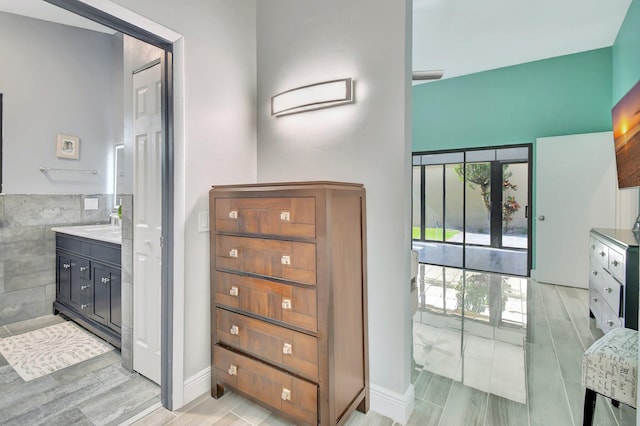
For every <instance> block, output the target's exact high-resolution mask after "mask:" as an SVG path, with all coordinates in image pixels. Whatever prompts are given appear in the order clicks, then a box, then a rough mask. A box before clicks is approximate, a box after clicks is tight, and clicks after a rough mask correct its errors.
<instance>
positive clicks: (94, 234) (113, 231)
mask: <svg viewBox="0 0 640 426" xmlns="http://www.w3.org/2000/svg"><path fill="white" fill-rule="evenodd" d="M51 230H52V231H54V232H59V233H61V234H68V235H75V236H76V237H84V238H89V239H92V240H98V241H106V242H108V243H113V244H119V245H122V232H121V231H120V227H119V226H114V225H110V224H105V225H78V226H56V227H54V228H51Z"/></svg>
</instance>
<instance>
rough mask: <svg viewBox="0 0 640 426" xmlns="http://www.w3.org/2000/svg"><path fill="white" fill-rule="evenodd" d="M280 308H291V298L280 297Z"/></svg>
mask: <svg viewBox="0 0 640 426" xmlns="http://www.w3.org/2000/svg"><path fill="white" fill-rule="evenodd" d="M282 309H291V299H282Z"/></svg>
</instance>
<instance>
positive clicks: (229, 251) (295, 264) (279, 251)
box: [216, 235, 316, 284]
mask: <svg viewBox="0 0 640 426" xmlns="http://www.w3.org/2000/svg"><path fill="white" fill-rule="evenodd" d="M216 267H217V268H218V269H219V270H220V269H222V270H225V269H226V270H232V271H238V272H249V273H252V274H257V275H263V276H267V277H273V278H281V279H285V280H290V281H295V282H299V283H303V284H315V283H316V245H315V244H313V243H302V242H296V241H280V240H268V239H260V238H248V237H232V236H228V235H217V236H216Z"/></svg>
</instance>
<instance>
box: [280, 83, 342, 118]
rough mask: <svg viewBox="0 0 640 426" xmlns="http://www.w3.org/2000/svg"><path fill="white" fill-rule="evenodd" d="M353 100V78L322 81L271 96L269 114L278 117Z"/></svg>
mask: <svg viewBox="0 0 640 426" xmlns="http://www.w3.org/2000/svg"><path fill="white" fill-rule="evenodd" d="M353 102H355V97H354V87H353V79H351V78H343V79H340V80H331V81H324V82H322V83H315V84H310V85H308V86H302V87H298V88H296V89H291V90H287V91H286V92H282V93H279V94H277V95H274V96H272V97H271V115H273V116H276V117H279V116H281V115H288V114H296V113H298V112H305V111H312V110H315V109H322V108H329V107H333V106H338V105H343V104H350V103H353Z"/></svg>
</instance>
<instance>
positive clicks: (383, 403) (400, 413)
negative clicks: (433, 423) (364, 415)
mask: <svg viewBox="0 0 640 426" xmlns="http://www.w3.org/2000/svg"><path fill="white" fill-rule="evenodd" d="M370 393H371V409H372V410H373V411H376V412H378V413H380V414H382V415H383V416H385V417H389V418H390V419H392V420H393V421H395V422H398V423H400V424H403V425H406V424H407V422H408V421H409V417H411V413H412V412H413V407H414V405H415V391H414V389H413V385H409V387H408V388H407V391H406V392H405V393H404V395H401V394H399V393H395V392H392V391H390V390H388V389H385V388H383V387H380V386H376V385H373V384H371V385H370Z"/></svg>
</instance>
